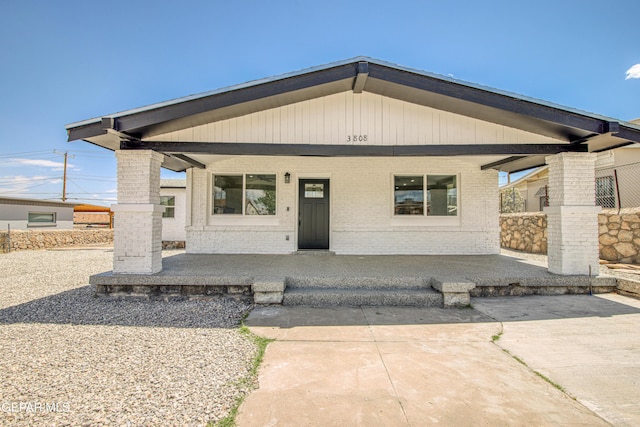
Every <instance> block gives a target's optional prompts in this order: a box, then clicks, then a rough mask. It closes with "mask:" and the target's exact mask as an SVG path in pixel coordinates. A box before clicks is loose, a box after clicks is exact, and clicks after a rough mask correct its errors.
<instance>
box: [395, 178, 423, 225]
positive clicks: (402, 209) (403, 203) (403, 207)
mask: <svg viewBox="0 0 640 427" xmlns="http://www.w3.org/2000/svg"><path fill="white" fill-rule="evenodd" d="M393 181H394V182H393V183H394V191H393V199H394V213H395V214H396V215H424V177H423V176H421V175H414V176H395V177H394V178H393Z"/></svg>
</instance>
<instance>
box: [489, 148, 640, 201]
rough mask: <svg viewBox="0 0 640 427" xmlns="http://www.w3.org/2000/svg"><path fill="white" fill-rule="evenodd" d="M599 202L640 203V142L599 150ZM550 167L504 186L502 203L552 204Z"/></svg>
mask: <svg viewBox="0 0 640 427" xmlns="http://www.w3.org/2000/svg"><path fill="white" fill-rule="evenodd" d="M595 168H596V169H595V188H596V192H595V198H596V205H598V206H602V207H603V208H618V209H620V208H633V207H638V206H640V144H632V145H627V146H624V147H620V148H616V149H613V150H608V151H603V152H600V153H598V157H597V158H596V166H595ZM548 184H549V168H548V166H541V167H539V168H536V169H534V170H532V171H530V172H529V173H528V174H526V175H524V176H522V177H520V178H519V179H517V180H516V181H513V182H511V183H508V184H506V185H504V186H502V187H501V206H502V207H503V209H502V210H503V211H504V212H506V211H509V212H514V211H515V212H539V211H542V210H543V209H544V207H545V206H549V204H548V197H549V194H548V192H549V189H548Z"/></svg>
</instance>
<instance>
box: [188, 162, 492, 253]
mask: <svg viewBox="0 0 640 427" xmlns="http://www.w3.org/2000/svg"><path fill="white" fill-rule="evenodd" d="M286 172H289V173H290V174H291V183H289V184H285V183H284V178H283V177H284V174H285V173H286ZM215 173H225V174H228V173H238V174H242V173H275V174H276V175H277V215H276V216H274V217H242V216H236V215H233V216H232V215H215V216H214V215H211V199H212V196H211V192H212V174H215ZM394 174H405V175H406V174H411V175H413V174H415V175H427V174H430V175H433V174H435V175H450V174H451V175H453V174H457V176H458V209H459V214H458V217H417V216H415V217H413V216H412V217H408V216H394V215H393V175H394ZM304 178H328V179H330V186H331V218H330V249H331V250H332V251H334V252H336V253H337V254H494V253H498V252H499V227H498V209H499V206H498V182H497V181H498V175H497V172H496V171H493V170H488V171H481V170H480V167H479V166H478V165H477V164H473V163H468V162H465V161H462V160H460V159H457V158H305V157H296V158H287V157H248V156H245V157H239V158H235V159H231V160H226V161H221V162H218V163H214V164H212V165H210V166H209V167H208V169H207V170H199V169H192V170H190V171H189V173H188V174H187V193H188V194H191V195H192V197H191V204H190V205H189V206H188V207H187V211H188V215H187V220H186V222H187V224H188V225H187V252H189V253H291V252H295V251H296V250H297V234H296V233H297V227H298V216H297V212H298V179H304ZM287 236H288V240H287Z"/></svg>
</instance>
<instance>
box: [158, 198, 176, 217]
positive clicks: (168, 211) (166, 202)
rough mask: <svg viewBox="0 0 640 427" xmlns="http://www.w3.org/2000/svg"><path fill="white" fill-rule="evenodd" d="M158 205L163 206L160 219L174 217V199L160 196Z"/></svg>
mask: <svg viewBox="0 0 640 427" xmlns="http://www.w3.org/2000/svg"><path fill="white" fill-rule="evenodd" d="M160 204H161V205H162V206H165V209H164V212H163V213H162V218H174V217H175V215H176V197H175V196H160Z"/></svg>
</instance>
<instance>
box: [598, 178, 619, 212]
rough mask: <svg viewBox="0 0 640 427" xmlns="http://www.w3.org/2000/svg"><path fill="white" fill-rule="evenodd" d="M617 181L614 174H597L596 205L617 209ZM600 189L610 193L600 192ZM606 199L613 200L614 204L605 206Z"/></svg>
mask: <svg viewBox="0 0 640 427" xmlns="http://www.w3.org/2000/svg"><path fill="white" fill-rule="evenodd" d="M601 182H606V183H607V184H606V185H602V184H600V183H601ZM615 185H616V181H615V176H614V175H603V176H597V177H596V179H595V204H596V206H600V207H602V208H604V209H615V207H616V187H615ZM599 190H600V191H602V190H607V193H610V194H605V195H603V194H598V193H599ZM604 201H608V202H611V203H609V204H611V205H612V206H604V203H603V202H604Z"/></svg>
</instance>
